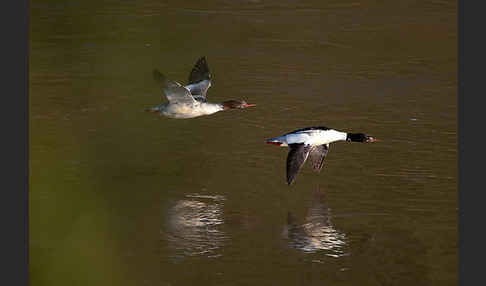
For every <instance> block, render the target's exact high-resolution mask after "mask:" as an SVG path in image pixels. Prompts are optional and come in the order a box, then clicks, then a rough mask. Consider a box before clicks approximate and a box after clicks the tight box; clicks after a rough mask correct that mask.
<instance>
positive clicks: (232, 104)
mask: <svg viewBox="0 0 486 286" xmlns="http://www.w3.org/2000/svg"><path fill="white" fill-rule="evenodd" d="M222 105H223V109H224V110H226V109H234V108H247V107H252V106H256V104H248V103H247V102H246V101H244V100H227V101H224V102H223V103H222Z"/></svg>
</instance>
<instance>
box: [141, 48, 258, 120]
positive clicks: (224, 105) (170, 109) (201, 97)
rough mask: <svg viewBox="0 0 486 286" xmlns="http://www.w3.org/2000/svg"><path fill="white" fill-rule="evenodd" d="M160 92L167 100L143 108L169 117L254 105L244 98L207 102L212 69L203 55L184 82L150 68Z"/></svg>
mask: <svg viewBox="0 0 486 286" xmlns="http://www.w3.org/2000/svg"><path fill="white" fill-rule="evenodd" d="M153 76H154V79H155V81H157V82H158V83H159V84H160V86H161V88H162V92H163V93H164V94H165V96H166V97H167V99H168V100H169V102H165V103H162V104H159V105H157V106H154V107H150V108H147V109H145V111H150V112H156V113H160V115H165V116H167V117H170V118H193V117H198V116H203V115H210V114H213V113H216V112H218V111H222V110H228V109H235V108H247V107H252V106H255V104H248V103H247V102H246V101H244V100H227V101H223V102H221V103H210V102H208V101H207V99H206V95H207V92H208V89H209V87H211V73H210V72H209V67H208V64H207V62H206V58H205V57H202V58H200V59H199V60H198V61H197V62H196V64H195V65H194V68H193V69H192V71H191V73H190V74H189V81H188V83H187V85H185V86H182V85H181V84H180V83H178V82H176V81H173V80H169V79H168V78H166V77H165V76H164V75H163V74H161V73H160V72H159V71H158V70H154V71H153Z"/></svg>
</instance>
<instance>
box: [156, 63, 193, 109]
mask: <svg viewBox="0 0 486 286" xmlns="http://www.w3.org/2000/svg"><path fill="white" fill-rule="evenodd" d="M153 75H154V79H155V81H156V82H158V83H159V85H160V87H161V88H162V92H163V93H164V94H165V96H166V97H167V99H168V100H169V102H170V103H194V102H195V100H194V97H192V95H191V92H190V91H189V90H188V89H187V88H185V87H183V86H182V85H180V84H179V83H178V82H176V81H173V80H170V79H168V78H166V77H165V76H164V75H163V74H161V73H160V72H159V71H158V70H154V72H153Z"/></svg>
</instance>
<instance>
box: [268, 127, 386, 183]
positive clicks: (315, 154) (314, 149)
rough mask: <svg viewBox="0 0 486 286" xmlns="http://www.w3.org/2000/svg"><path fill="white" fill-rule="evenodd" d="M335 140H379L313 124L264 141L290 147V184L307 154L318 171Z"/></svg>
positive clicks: (367, 141)
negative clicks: (313, 125)
mask: <svg viewBox="0 0 486 286" xmlns="http://www.w3.org/2000/svg"><path fill="white" fill-rule="evenodd" d="M336 141H347V142H361V143H372V142H377V141H379V140H378V139H376V138H374V137H372V136H368V135H366V134H364V133H347V132H341V131H337V130H334V129H330V128H327V127H325V126H315V127H307V128H302V129H297V130H294V131H292V132H289V133H286V134H284V135H282V136H280V137H275V138H270V139H268V140H267V141H266V143H267V144H274V145H277V146H280V147H289V148H290V150H289V154H288V156H287V184H288V185H290V184H292V183H293V182H294V180H295V178H296V177H297V174H298V173H299V171H300V169H301V168H302V166H303V165H304V163H305V161H306V160H307V157H308V156H310V159H311V161H312V169H313V170H314V171H315V172H320V171H321V169H322V166H323V165H324V159H325V158H326V155H327V153H328V151H329V144H330V143H332V142H336Z"/></svg>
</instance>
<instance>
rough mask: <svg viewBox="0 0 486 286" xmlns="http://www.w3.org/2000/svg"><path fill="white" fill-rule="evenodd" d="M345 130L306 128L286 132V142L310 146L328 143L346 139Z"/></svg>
mask: <svg viewBox="0 0 486 286" xmlns="http://www.w3.org/2000/svg"><path fill="white" fill-rule="evenodd" d="M346 136H347V134H346V133H345V132H340V131H336V130H334V129H329V130H306V131H301V132H298V133H292V134H287V135H286V136H285V137H286V138H285V139H286V141H287V144H294V143H304V144H307V145H311V146H316V145H323V144H329V143H332V142H336V141H341V140H346Z"/></svg>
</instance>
